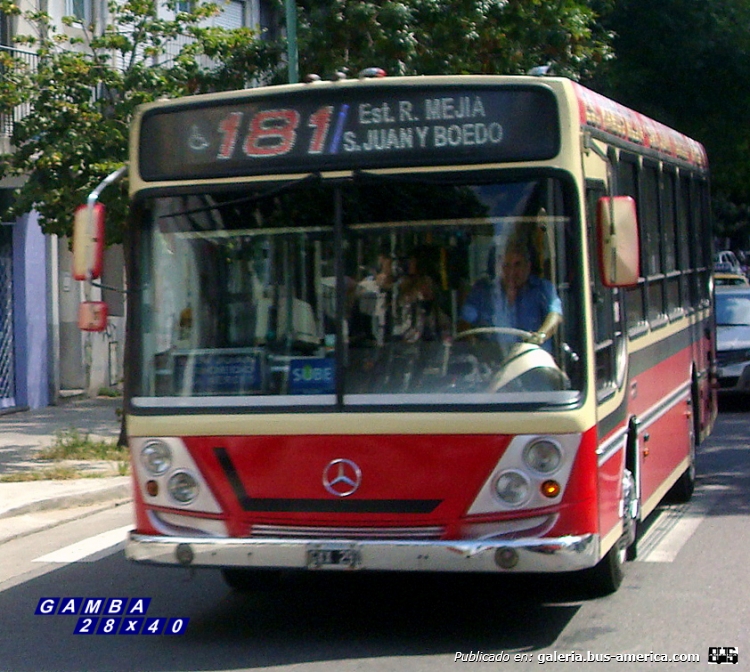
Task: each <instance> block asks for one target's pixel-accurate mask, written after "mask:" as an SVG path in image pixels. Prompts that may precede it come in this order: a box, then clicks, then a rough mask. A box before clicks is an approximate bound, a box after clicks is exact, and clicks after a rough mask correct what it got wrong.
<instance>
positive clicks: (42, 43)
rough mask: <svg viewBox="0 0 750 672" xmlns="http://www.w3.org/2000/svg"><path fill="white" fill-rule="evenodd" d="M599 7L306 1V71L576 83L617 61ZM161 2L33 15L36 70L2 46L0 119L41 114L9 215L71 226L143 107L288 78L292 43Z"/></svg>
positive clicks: (24, 127)
mask: <svg viewBox="0 0 750 672" xmlns="http://www.w3.org/2000/svg"><path fill="white" fill-rule="evenodd" d="M593 2H595V0H590V1H588V2H587V1H586V0H403V1H401V2H394V1H392V0H297V6H298V11H299V47H300V48H299V53H300V69H301V71H302V72H303V73H313V72H314V73H319V74H321V75H323V76H331V75H333V74H334V73H335V72H337V71H338V70H340V69H341V68H347V69H348V70H349V71H351V72H352V73H356V72H357V71H358V70H360V69H362V68H364V67H369V66H373V65H374V66H380V67H383V68H385V69H386V70H387V71H388V72H389V74H392V75H395V74H417V75H419V74H425V75H426V74H462V73H477V74H512V73H524V72H526V71H527V70H528V69H529V68H531V67H534V66H539V65H546V64H550V65H551V66H552V71H553V72H554V73H555V74H561V75H568V76H570V77H573V78H576V79H577V78H579V77H582V76H588V75H590V74H591V73H592V72H594V71H595V70H596V68H597V67H598V66H599V64H600V63H602V62H603V61H606V60H607V59H608V58H610V57H611V50H610V47H609V39H610V36H609V35H608V34H607V33H606V31H605V30H603V29H602V27H601V25H600V24H599V23H598V17H597V15H596V13H595V12H594V11H593V10H592V8H591V7H592V6H593V4H592V3H593ZM599 2H600V3H605V4H606V3H608V2H610V0H599ZM157 3H158V0H122V1H120V0H116V1H115V0H113V1H112V2H110V4H109V17H108V21H107V25H106V28H105V29H104V31H103V34H101V35H98V34H97V35H95V34H94V33H93V31H92V30H91V29H89V30H88V31H86V37H85V39H83V40H71V39H69V38H67V37H66V36H65V35H62V34H59V33H57V32H55V28H54V26H53V25H52V24H51V22H50V18H49V16H47V15H46V14H43V13H33V14H31V13H29V14H27V15H26V19H27V21H30V22H31V23H33V24H34V25H35V26H36V27H37V34H36V35H35V36H33V37H29V38H26V39H25V40H24V43H25V44H26V45H28V46H29V47H30V48H33V49H34V50H35V51H37V52H38V54H39V64H38V67H37V68H36V69H30V68H28V67H26V66H25V64H24V63H22V62H21V61H19V60H17V59H13V58H12V56H10V55H9V54H7V53H2V52H0V70H2V73H3V77H2V80H1V81H0V114H10V113H11V112H12V110H13V108H14V107H15V106H17V105H18V104H20V103H21V102H24V103H27V104H28V105H30V107H31V108H32V109H33V113H32V114H30V115H28V116H27V117H25V118H24V119H23V120H22V121H20V122H19V123H17V124H16V126H15V129H14V134H13V138H12V142H13V144H14V146H15V148H16V151H15V152H14V153H12V154H9V155H6V156H2V157H0V177H1V176H2V175H20V176H26V178H27V180H26V182H25V184H24V185H23V186H22V187H21V188H20V189H19V191H18V193H17V197H16V200H15V203H14V205H13V210H12V212H11V213H10V214H11V215H20V214H22V213H25V212H29V211H31V210H32V209H35V210H37V211H38V212H39V214H40V222H41V225H42V228H43V230H44V232H45V233H57V234H62V235H69V234H70V226H71V220H72V214H71V213H72V212H73V210H74V209H75V207H76V206H77V205H79V204H80V203H82V202H84V201H85V198H86V195H87V194H88V193H89V192H90V191H91V190H92V189H93V188H94V187H95V186H96V185H97V184H98V183H99V182H100V181H101V179H102V178H103V177H105V176H106V175H107V174H109V173H110V172H111V170H112V169H114V168H115V167H117V166H119V165H121V164H122V163H124V162H125V161H126V159H127V151H128V126H129V123H130V120H131V118H132V116H133V113H134V109H135V107H136V105H138V104H139V103H144V102H148V101H152V100H155V99H157V98H160V97H163V96H169V97H174V96H181V95H189V94H193V93H199V92H203V91H213V90H220V89H223V90H225V89H231V88H238V87H243V86H247V85H248V84H253V85H260V84H264V83H269V82H274V81H280V80H281V79H282V78H283V77H284V74H285V73H284V64H283V54H284V52H285V48H284V47H285V45H284V44H282V43H281V42H280V41H276V42H273V41H270V40H266V39H262V36H260V35H257V34H254V33H252V32H251V31H249V30H234V31H226V30H221V29H217V28H206V27H205V21H206V19H207V18H209V17H210V16H212V15H213V14H215V13H216V12H218V11H219V8H218V6H217V5H215V4H212V3H210V2H207V1H206V0H201V1H200V2H198V3H197V4H196V5H195V7H194V9H193V10H192V11H190V12H177V11H176V10H177V4H178V3H177V0H167V1H166V3H165V4H164V5H163V8H165V9H166V12H164V11H162V12H161V13H160V12H158V11H157V10H158V6H157ZM277 4H278V3H277ZM0 11H2V12H5V13H7V14H18V13H19V10H18V8H17V6H16V5H15V4H14V2H13V0H0ZM163 16H168V17H171V18H162V17H163ZM176 44H182V45H183V46H181V47H180V48H179V49H177V48H176V46H175V45H176ZM125 189H126V187H125V185H124V184H121V185H120V186H119V189H118V188H110V189H108V190H106V191H105V192H104V194H103V196H102V201H103V202H104V203H105V204H106V205H107V206H108V208H109V214H108V227H107V235H108V241H107V242H108V243H112V242H116V241H119V240H120V238H121V235H122V227H123V225H124V222H125V221H126V212H127V198H126V192H125ZM118 225H119V226H118Z"/></svg>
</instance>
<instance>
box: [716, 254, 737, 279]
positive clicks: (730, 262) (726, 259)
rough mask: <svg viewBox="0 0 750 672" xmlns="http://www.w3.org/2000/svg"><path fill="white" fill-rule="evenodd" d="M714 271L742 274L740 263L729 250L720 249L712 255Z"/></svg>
mask: <svg viewBox="0 0 750 672" xmlns="http://www.w3.org/2000/svg"><path fill="white" fill-rule="evenodd" d="M714 271H715V272H717V273H738V274H739V275H742V265H741V264H740V260H739V259H737V255H735V253H734V252H732V251H731V250H722V251H721V252H717V253H716V254H715V255H714Z"/></svg>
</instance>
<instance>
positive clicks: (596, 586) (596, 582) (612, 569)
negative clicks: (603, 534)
mask: <svg viewBox="0 0 750 672" xmlns="http://www.w3.org/2000/svg"><path fill="white" fill-rule="evenodd" d="M626 551H627V549H626V547H625V542H624V539H623V538H622V537H621V538H620V539H619V540H618V541H617V543H616V544H615V545H614V546H612V548H610V549H609V551H607V554H606V555H605V556H604V557H603V558H602V559H601V560H599V562H598V563H597V564H596V565H594V566H593V567H592V568H591V569H587V570H584V573H585V577H583V578H584V588H585V590H586V592H587V593H588V594H590V595H592V596H593V597H604V596H605V595H611V594H612V593H614V592H616V591H617V589H618V588H619V587H620V585H621V584H622V580H623V578H624V577H625V570H624V565H625V558H626Z"/></svg>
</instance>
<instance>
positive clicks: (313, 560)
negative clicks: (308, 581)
mask: <svg viewBox="0 0 750 672" xmlns="http://www.w3.org/2000/svg"><path fill="white" fill-rule="evenodd" d="M361 564H362V557H361V555H360V552H359V551H358V550H357V549H356V548H350V547H337V546H324V547H319V548H309V549H308V550H307V568H308V569H357V568H358V567H359V566H360V565H361Z"/></svg>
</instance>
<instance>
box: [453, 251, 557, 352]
mask: <svg viewBox="0 0 750 672" xmlns="http://www.w3.org/2000/svg"><path fill="white" fill-rule="evenodd" d="M461 317H462V318H463V319H464V320H465V321H466V322H468V323H469V324H471V325H472V326H474V327H513V328H515V329H523V330H524V331H528V332H530V336H529V337H528V338H527V339H526V341H527V342H529V343H535V344H537V345H542V344H543V343H545V341H547V340H548V339H549V338H550V337H551V336H552V335H553V334H554V333H555V330H556V329H557V327H558V325H559V324H560V323H561V322H562V302H561V301H560V297H559V296H558V295H557V292H556V291H555V287H554V285H553V284H552V283H551V282H550V281H549V280H545V279H544V278H540V277H538V276H536V275H532V273H531V261H530V259H529V254H528V250H527V249H525V247H524V245H522V244H521V243H520V242H517V241H513V240H511V241H509V242H508V244H507V245H506V247H505V254H499V255H498V256H497V257H496V258H495V278H492V279H491V278H488V277H484V278H481V279H480V280H478V281H477V282H476V283H475V284H474V286H473V287H472V288H471V290H470V291H469V294H468V296H467V297H466V301H465V302H464V305H463V307H462V308H461ZM500 336H501V340H506V339H503V338H502V335H500ZM545 348H546V349H548V350H549V349H550V346H549V343H547V344H546V346H545Z"/></svg>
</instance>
